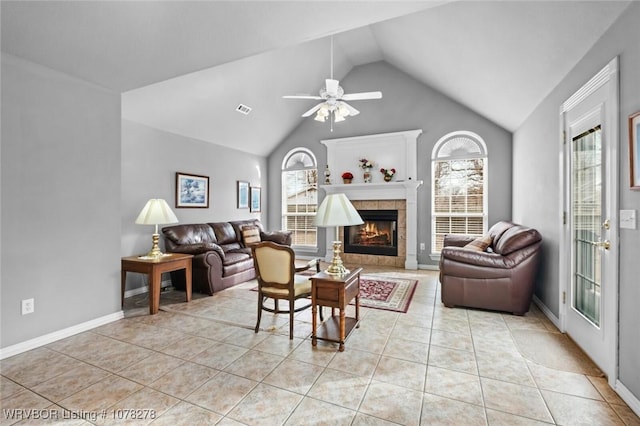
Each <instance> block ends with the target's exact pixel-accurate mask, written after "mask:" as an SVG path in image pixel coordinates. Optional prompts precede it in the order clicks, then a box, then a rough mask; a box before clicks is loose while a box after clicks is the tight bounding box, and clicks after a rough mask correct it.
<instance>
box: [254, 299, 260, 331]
mask: <svg viewBox="0 0 640 426" xmlns="http://www.w3.org/2000/svg"><path fill="white" fill-rule="evenodd" d="M261 318H262V294H258V321H257V322H256V329H255V332H256V333H257V332H258V330H260V319H261Z"/></svg>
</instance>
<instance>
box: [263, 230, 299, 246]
mask: <svg viewBox="0 0 640 426" xmlns="http://www.w3.org/2000/svg"><path fill="white" fill-rule="evenodd" d="M291 235H292V233H291V231H272V232H264V231H262V232H260V239H261V240H262V241H271V242H274V243H276V244H281V245H283V246H290V245H291V240H292V236H291Z"/></svg>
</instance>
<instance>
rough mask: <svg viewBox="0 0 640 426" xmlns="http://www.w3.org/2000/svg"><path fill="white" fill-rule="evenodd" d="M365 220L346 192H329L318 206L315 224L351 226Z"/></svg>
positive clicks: (321, 225) (320, 225)
mask: <svg viewBox="0 0 640 426" xmlns="http://www.w3.org/2000/svg"><path fill="white" fill-rule="evenodd" d="M363 223H364V221H363V220H362V218H361V217H360V215H359V214H358V211H357V210H356V208H355V207H353V204H351V202H350V201H349V199H348V198H347V196H346V195H345V194H329V195H327V196H326V197H325V198H324V200H322V204H320V207H319V208H318V212H317V213H316V218H315V219H314V221H313V224H314V225H315V226H319V227H323V228H326V227H330V226H351V225H361V224H363Z"/></svg>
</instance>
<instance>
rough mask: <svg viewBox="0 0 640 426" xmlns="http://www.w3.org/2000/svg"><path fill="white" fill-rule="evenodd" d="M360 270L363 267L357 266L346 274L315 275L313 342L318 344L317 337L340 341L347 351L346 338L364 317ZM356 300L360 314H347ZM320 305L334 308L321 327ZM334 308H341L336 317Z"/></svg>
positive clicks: (322, 273) (341, 347) (312, 307)
mask: <svg viewBox="0 0 640 426" xmlns="http://www.w3.org/2000/svg"><path fill="white" fill-rule="evenodd" d="M360 272H362V268H356V269H354V270H353V271H351V272H349V273H348V274H346V275H329V274H327V273H326V272H319V273H317V274H315V275H314V276H312V277H311V310H312V330H313V331H312V334H311V344H312V345H313V346H316V345H317V344H318V341H317V339H320V340H326V341H329V342H336V343H339V344H340V347H339V350H340V352H342V351H344V341H345V340H346V339H347V337H348V336H349V333H351V330H353V329H354V327H358V326H359V321H360ZM354 298H355V300H356V317H355V318H350V317H349V318H347V317H346V315H345V309H346V307H347V305H348V304H349V302H351V301H352V300H353V299H354ZM318 306H320V307H321V308H320V309H322V306H327V307H330V308H332V309H331V317H329V318H328V319H327V320H326V321H324V322H323V323H322V324H321V325H320V327H317V317H316V314H317V312H318ZM334 308H338V309H339V310H340V317H339V318H336V317H335V316H334V315H333V314H334Z"/></svg>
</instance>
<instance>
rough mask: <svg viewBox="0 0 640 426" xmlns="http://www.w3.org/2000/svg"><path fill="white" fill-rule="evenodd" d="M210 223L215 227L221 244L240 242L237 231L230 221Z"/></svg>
mask: <svg viewBox="0 0 640 426" xmlns="http://www.w3.org/2000/svg"><path fill="white" fill-rule="evenodd" d="M209 225H210V226H211V228H213V232H214V233H215V235H216V239H217V240H218V244H220V245H221V246H223V245H226V244H233V243H237V242H239V241H238V236H237V235H236V231H235V230H234V229H233V226H231V224H230V223H229V222H216V223H210V224H209Z"/></svg>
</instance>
